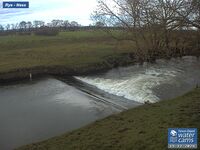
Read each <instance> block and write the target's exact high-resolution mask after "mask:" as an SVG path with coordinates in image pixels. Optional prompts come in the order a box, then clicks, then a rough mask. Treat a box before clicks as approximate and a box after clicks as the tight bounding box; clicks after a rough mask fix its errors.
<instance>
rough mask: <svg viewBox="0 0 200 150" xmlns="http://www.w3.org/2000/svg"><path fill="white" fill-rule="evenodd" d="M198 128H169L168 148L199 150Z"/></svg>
mask: <svg viewBox="0 0 200 150" xmlns="http://www.w3.org/2000/svg"><path fill="white" fill-rule="evenodd" d="M197 134H198V133H197V128H169V129H168V148H175V149H197Z"/></svg>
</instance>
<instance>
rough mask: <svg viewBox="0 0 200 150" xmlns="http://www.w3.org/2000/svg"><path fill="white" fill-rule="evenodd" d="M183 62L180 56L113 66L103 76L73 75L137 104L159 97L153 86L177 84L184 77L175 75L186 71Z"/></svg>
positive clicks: (155, 100)
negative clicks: (168, 60)
mask: <svg viewBox="0 0 200 150" xmlns="http://www.w3.org/2000/svg"><path fill="white" fill-rule="evenodd" d="M184 62H185V61H184V59H183V60H171V61H170V62H166V61H158V63H157V64H148V63H147V64H145V65H143V66H140V65H135V66H132V67H125V68H118V69H113V70H111V71H109V72H108V73H106V74H103V75H96V76H85V77H75V78H76V79H78V80H81V81H82V82H85V83H87V84H90V85H92V86H94V87H96V88H98V89H101V90H103V91H105V92H108V93H110V94H113V95H117V96H121V97H124V98H126V99H129V100H134V101H137V102H140V103H144V102H146V101H149V102H151V103H154V102H157V101H159V100H160V98H159V97H158V95H156V93H155V92H154V90H153V89H154V88H159V86H160V85H163V84H169V85H172V86H173V85H174V84H177V85H178V84H179V80H183V79H184V78H185V77H182V78H181V79H179V78H178V77H180V76H183V75H184V74H186V73H187V70H185V66H184ZM187 65H188V64H187Z"/></svg>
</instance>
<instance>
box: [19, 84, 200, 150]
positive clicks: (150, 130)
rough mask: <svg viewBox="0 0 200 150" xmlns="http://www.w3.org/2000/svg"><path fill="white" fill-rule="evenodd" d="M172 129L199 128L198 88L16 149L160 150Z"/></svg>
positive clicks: (199, 105) (162, 149) (199, 92)
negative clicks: (168, 130)
mask: <svg viewBox="0 0 200 150" xmlns="http://www.w3.org/2000/svg"><path fill="white" fill-rule="evenodd" d="M173 127H180V128H183V127H191V128H193V127H194V128H198V129H200V89H199V88H198V89H195V90H193V91H192V92H189V93H187V94H185V95H184V96H181V97H178V98H175V99H172V100H166V101H161V102H158V103H156V104H147V105H143V106H140V107H138V108H134V109H131V110H128V111H125V112H122V113H120V114H117V115H112V116H110V117H107V118H105V119H103V120H100V121H96V122H94V123H93V124H90V125H88V126H86V127H83V128H81V129H78V130H75V131H73V132H70V133H66V134H64V135H62V136H58V137H55V138H52V139H49V140H46V141H43V142H40V143H35V144H31V145H27V146H24V147H21V148H18V149H17V150H74V149H76V150H98V149H102V150H132V149H134V150H164V149H167V129H168V128H173ZM199 136H200V134H199V133H198V137H199ZM198 145H200V141H199V143H198Z"/></svg>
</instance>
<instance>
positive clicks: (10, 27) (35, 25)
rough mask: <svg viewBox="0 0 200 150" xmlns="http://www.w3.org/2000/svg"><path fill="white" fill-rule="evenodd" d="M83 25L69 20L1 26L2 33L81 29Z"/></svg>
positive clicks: (36, 21)
mask: <svg viewBox="0 0 200 150" xmlns="http://www.w3.org/2000/svg"><path fill="white" fill-rule="evenodd" d="M80 26H81V25H80V24H79V23H78V22H76V21H72V22H69V21H68V20H65V21H64V20H52V21H51V22H50V23H45V22H44V21H40V20H35V21H33V22H30V21H27V22H26V21H21V22H20V23H16V24H7V25H6V26H3V25H0V31H5V30H31V29H34V28H41V27H50V28H56V27H63V28H68V27H80Z"/></svg>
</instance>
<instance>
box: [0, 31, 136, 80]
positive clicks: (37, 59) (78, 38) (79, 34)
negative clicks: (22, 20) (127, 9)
mask: <svg viewBox="0 0 200 150" xmlns="http://www.w3.org/2000/svg"><path fill="white" fill-rule="evenodd" d="M132 51H133V49H132V48H131V46H130V45H129V44H127V43H125V42H117V41H116V40H114V39H112V38H111V37H109V36H108V35H107V34H106V33H105V32H103V31H76V32H61V33H60V34H59V35H58V36H35V35H31V36H30V35H27V36H20V35H11V36H3V37H0V81H4V80H10V79H14V78H16V79H17V78H27V77H28V76H29V73H32V74H44V73H47V74H75V73H84V72H87V73H88V72H90V71H96V70H102V69H108V68H112V67H114V66H116V65H124V64H129V63H130V62H131V61H132V60H131V58H130V57H129V55H128V54H129V53H131V52H132Z"/></svg>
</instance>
